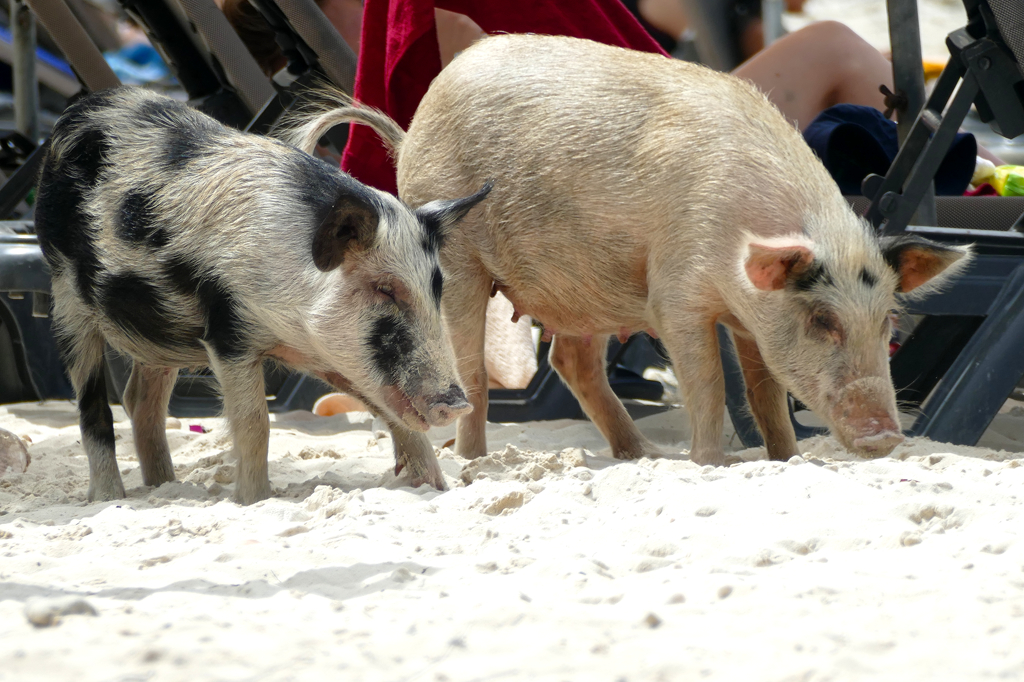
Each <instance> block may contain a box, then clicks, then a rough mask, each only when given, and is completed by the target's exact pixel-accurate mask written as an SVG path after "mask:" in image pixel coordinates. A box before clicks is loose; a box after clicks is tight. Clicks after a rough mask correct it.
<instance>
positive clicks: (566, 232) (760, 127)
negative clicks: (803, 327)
mask: <svg viewBox="0 0 1024 682" xmlns="http://www.w3.org/2000/svg"><path fill="white" fill-rule="evenodd" d="M486 179H493V180H494V187H495V188H494V191H493V192H492V193H491V195H490V197H489V198H488V200H487V201H486V202H484V204H483V213H484V214H485V216H486V217H485V219H484V220H480V221H472V222H471V224H470V225H468V226H467V227H466V229H467V231H469V232H470V234H462V235H460V237H459V239H458V240H457V241H459V242H461V246H460V247H459V248H460V250H464V249H469V250H471V251H476V252H477V253H476V255H478V256H479V257H480V258H481V259H482V260H483V261H484V263H485V265H486V266H487V267H488V268H489V269H490V270H491V271H492V272H493V273H494V274H495V275H496V276H498V277H505V276H506V274H507V273H508V272H509V271H511V270H514V269H516V268H517V267H521V266H522V264H523V263H522V260H523V258H522V254H523V253H541V254H551V253H561V254H574V253H588V254H593V253H600V254H602V256H601V258H600V259H598V260H597V261H596V262H594V264H593V268H594V269H595V270H597V269H600V270H601V272H595V273H593V274H595V275H596V276H609V275H610V276H616V275H617V276H619V277H620V278H625V279H628V278H629V277H633V276H635V274H636V273H638V272H643V271H645V269H644V268H640V267H639V264H638V263H637V259H644V258H646V257H647V256H648V255H649V254H651V253H652V252H659V251H664V249H666V248H668V249H670V250H671V251H672V252H674V253H676V254H678V253H680V252H683V253H688V254H698V253H701V252H704V251H706V250H707V249H709V248H715V249H717V250H719V251H721V250H722V246H723V239H724V240H726V241H728V240H729V238H731V237H735V239H736V241H737V242H738V241H739V239H740V238H741V234H740V232H741V231H740V230H733V231H732V232H730V233H727V234H722V233H721V231H720V229H719V228H720V226H723V225H740V224H744V225H746V224H748V223H750V222H751V217H750V215H748V213H749V209H747V208H744V207H743V206H741V204H743V203H747V204H749V205H750V206H755V205H757V204H760V205H762V206H763V205H769V206H773V207H774V210H772V211H768V212H766V211H760V212H759V214H760V216H759V217H757V218H755V219H754V220H755V221H761V222H762V223H763V222H764V220H766V219H767V220H770V221H776V222H778V223H779V224H778V225H775V224H759V225H748V227H749V228H754V229H755V230H756V231H764V232H784V231H791V230H792V229H799V226H798V225H792V224H789V225H788V227H786V226H785V225H784V224H785V223H792V220H790V219H789V218H787V217H786V216H792V215H798V214H800V213H801V212H802V211H804V210H806V207H807V206H812V205H814V203H815V202H820V201H821V191H822V187H823V186H824V187H828V186H829V185H831V189H826V190H825V191H826V192H828V191H831V192H832V193H833V194H836V195H838V192H837V191H836V190H835V189H834V184H832V183H831V180H830V179H829V178H828V175H827V173H826V172H825V171H824V168H823V167H822V166H821V164H820V163H819V162H818V161H817V159H816V157H814V155H813V153H812V152H811V151H810V149H809V148H808V147H807V146H806V144H804V142H803V140H802V139H801V137H800V135H799V133H798V132H797V131H796V129H795V128H794V127H793V125H791V124H790V123H788V122H787V121H786V120H785V119H784V118H783V116H782V115H781V114H780V113H779V112H778V110H777V109H776V108H775V107H774V106H773V105H771V104H770V103H769V102H768V101H767V100H766V98H765V97H764V96H763V95H762V94H761V93H760V92H759V91H757V90H756V89H755V88H754V87H753V86H752V85H750V84H748V83H747V82H745V81H742V80H740V79H737V78H735V77H732V76H728V75H724V74H720V73H717V72H714V71H711V70H710V69H707V68H704V67H701V66H698V65H693V64H689V63H686V62H681V61H677V60H671V59H667V58H665V57H663V56H661V55H653V54H646V53H640V52H635V51H630V50H624V49H621V48H614V47H609V46H605V45H601V44H598V43H594V42H591V41H584V40H578V39H573V38H564V37H550V36H523V35H516V36H498V37H493V38H488V39H486V40H483V41H481V42H480V43H478V44H477V45H475V46H474V47H472V48H470V49H469V50H467V51H466V52H464V53H463V54H462V55H460V56H459V57H458V58H457V59H456V60H455V61H454V62H452V64H451V65H449V66H448V68H446V69H445V70H444V71H443V72H442V73H441V74H440V75H439V76H438V78H437V79H436V80H435V81H434V83H433V84H432V85H431V88H430V90H429V91H428V93H427V95H426V96H425V97H424V99H423V101H422V103H421V105H420V108H419V110H418V112H417V115H416V118H415V120H414V121H413V124H412V126H411V127H410V130H409V133H408V136H407V138H406V140H405V142H404V144H403V147H402V150H401V155H400V161H399V188H400V190H401V192H402V195H403V198H404V199H406V200H407V201H409V202H410V203H412V204H414V205H415V204H418V203H421V202H423V201H426V200H428V199H430V198H433V197H436V196H449V195H450V196H453V197H454V196H461V195H462V194H464V193H465V192H466V191H467V190H470V189H471V188H472V187H473V186H475V185H478V184H479V183H480V182H482V181H483V180H486ZM823 183H824V184H823ZM840 199H841V197H840ZM780 209H781V210H780ZM766 214H770V215H771V217H770V218H765V215H766ZM700 225H713V226H717V227H716V229H715V230H714V233H713V234H712V233H708V231H706V230H705V231H702V230H701V229H699V227H697V228H694V227H692V226H700ZM463 252H464V251H463ZM702 260H706V259H702ZM574 264H577V263H576V261H574ZM578 267H582V268H586V267H588V266H587V263H586V262H583V261H580V262H579V263H578ZM531 274H532V275H534V276H540V277H543V273H531ZM561 284H563V285H564V282H562V283H561ZM637 285H638V286H637V287H636V290H637V292H638V293H639V289H640V287H639V283H637ZM608 303H613V302H608Z"/></svg>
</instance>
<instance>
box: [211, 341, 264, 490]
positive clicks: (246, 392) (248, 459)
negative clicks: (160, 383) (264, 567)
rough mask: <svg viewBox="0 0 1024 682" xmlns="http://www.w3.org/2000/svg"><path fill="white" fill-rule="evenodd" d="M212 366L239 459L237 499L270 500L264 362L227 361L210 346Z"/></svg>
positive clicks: (253, 360)
mask: <svg viewBox="0 0 1024 682" xmlns="http://www.w3.org/2000/svg"><path fill="white" fill-rule="evenodd" d="M207 352H208V353H209V356H210V365H211V368H212V369H213V372H214V374H216V375H217V380H218V381H220V386H221V390H222V391H223V392H224V414H225V415H226V416H227V418H228V423H229V424H230V425H231V434H232V436H233V437H234V441H235V454H236V455H237V456H238V474H237V476H236V479H235V480H236V483H235V499H236V500H237V501H238V503H239V504H252V503H253V502H258V501H259V500H265V499H266V498H268V497H270V477H269V475H268V474H267V451H268V444H269V441H270V417H269V416H268V414H267V399H266V395H265V394H264V386H263V363H262V362H261V361H260V359H259V358H257V359H252V358H245V359H242V360H226V359H224V358H219V357H217V355H216V354H215V353H214V352H213V349H212V348H211V347H210V346H207Z"/></svg>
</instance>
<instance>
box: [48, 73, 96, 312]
mask: <svg viewBox="0 0 1024 682" xmlns="http://www.w3.org/2000/svg"><path fill="white" fill-rule="evenodd" d="M109 99H110V96H109V95H108V94H106V93H99V94H90V95H87V96H85V97H82V98H81V99H79V100H78V101H77V102H75V103H74V104H72V105H71V106H70V107H68V109H67V110H66V111H65V113H64V114H63V115H62V116H61V117H60V119H59V121H58V122H57V125H56V126H55V127H54V131H53V137H52V138H51V139H52V143H51V144H52V145H59V144H60V142H61V141H62V140H64V139H66V138H67V137H68V136H69V135H76V138H75V141H74V143H73V144H71V145H69V146H68V147H67V148H65V150H64V153H63V154H62V155H61V157H60V160H59V162H58V161H57V159H56V158H55V157H54V156H53V155H52V152H51V154H50V155H49V156H48V157H47V158H46V161H45V162H44V165H43V171H42V174H41V177H40V179H39V188H38V191H37V196H36V215H35V225H36V233H37V234H38V235H39V244H40V247H41V248H42V250H43V255H44V256H45V257H46V260H47V262H48V263H49V264H50V267H51V269H52V270H53V274H54V275H60V274H61V267H60V263H59V257H58V254H60V255H62V256H63V257H64V258H66V259H67V260H69V261H70V262H71V267H72V268H74V271H75V278H76V282H77V284H78V290H79V292H80V293H81V295H82V298H83V299H85V302H86V303H88V304H90V305H91V304H93V303H94V301H95V297H94V289H95V284H96V277H97V276H98V274H99V271H100V262H99V257H98V256H97V253H96V249H95V247H94V244H93V239H94V235H95V233H94V232H93V229H92V227H91V221H89V220H87V217H86V215H85V209H84V204H85V200H86V195H87V193H88V192H89V190H91V189H92V188H93V187H95V186H96V183H98V182H99V179H100V175H101V174H102V173H103V171H104V170H105V168H106V166H107V163H108V158H109V155H110V141H109V140H108V139H107V136H106V135H105V134H104V132H103V131H102V130H101V129H100V128H99V124H98V123H97V122H96V120H95V115H96V112H97V110H98V109H99V108H100V107H102V106H103V105H105V104H106V103H107V102H108V101H109Z"/></svg>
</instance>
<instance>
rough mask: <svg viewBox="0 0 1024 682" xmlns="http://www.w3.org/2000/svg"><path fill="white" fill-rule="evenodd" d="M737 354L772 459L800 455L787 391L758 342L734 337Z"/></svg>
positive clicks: (749, 398) (784, 458) (758, 424)
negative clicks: (769, 367)
mask: <svg viewBox="0 0 1024 682" xmlns="http://www.w3.org/2000/svg"><path fill="white" fill-rule="evenodd" d="M733 343H734V344H735V346H736V354H737V356H739V360H740V366H741V367H742V368H743V382H744V383H745V384H746V385H747V402H748V403H749V404H750V411H751V413H752V414H753V415H754V419H755V420H756V421H757V427H758V428H759V429H760V430H761V436H762V437H763V438H764V444H765V447H767V449H768V459H774V460H779V461H786V460H788V459H789V458H790V457H792V456H793V455H796V454H799V452H798V450H797V446H796V432H795V431H793V423H792V422H791V421H790V420H789V403H788V400H787V398H786V389H784V388H783V387H782V385H781V384H779V382H778V381H776V380H775V377H774V376H772V373H771V372H770V371H768V368H767V367H766V366H765V364H764V359H763V358H762V357H761V351H760V350H758V348H757V342H756V341H754V340H753V339H746V338H743V337H741V336H740V335H738V334H733Z"/></svg>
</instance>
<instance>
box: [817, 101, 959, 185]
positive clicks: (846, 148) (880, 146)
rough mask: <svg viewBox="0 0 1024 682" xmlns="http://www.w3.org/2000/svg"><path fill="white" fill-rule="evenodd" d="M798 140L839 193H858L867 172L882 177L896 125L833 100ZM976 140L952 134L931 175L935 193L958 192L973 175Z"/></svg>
mask: <svg viewBox="0 0 1024 682" xmlns="http://www.w3.org/2000/svg"><path fill="white" fill-rule="evenodd" d="M804 139H805V140H806V141H807V144H809V145H810V146H811V149H813V150H814V153H815V154H817V155H818V157H819V158H820V159H821V160H822V162H824V164H825V168H827V169H828V172H829V173H831V174H832V177H833V178H834V179H835V181H836V183H838V185H839V189H840V190H842V192H843V194H860V193H861V189H860V184H861V182H862V181H863V180H864V177H865V176H866V175H868V174H869V173H877V174H878V175H885V173H886V171H888V170H889V165H890V164H891V163H892V161H893V159H895V158H896V153H897V152H898V151H899V148H900V145H899V138H898V137H897V135H896V124H895V123H894V122H893V121H890V120H889V119H887V118H886V117H885V116H882V113H881V112H880V111H878V110H877V109H874V108H872V107H863V106H859V105H856V104H837V105H836V106H834V107H829V108H828V109H826V110H825V111H823V112H821V113H820V114H818V117H817V118H815V119H814V120H813V121H811V124H810V125H809V126H807V129H806V130H804ZM977 154H978V143H977V142H976V141H975V140H974V135H971V134H970V133H958V134H957V136H956V139H954V140H953V144H952V146H951V147H950V148H949V152H947V153H946V158H945V159H943V160H942V164H941V165H940V166H939V170H938V171H937V172H936V173H935V193H936V194H941V195H957V196H958V195H961V194H963V193H964V191H966V190H967V186H968V185H969V184H970V182H971V176H972V175H973V174H974V166H975V163H976V157H977Z"/></svg>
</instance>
